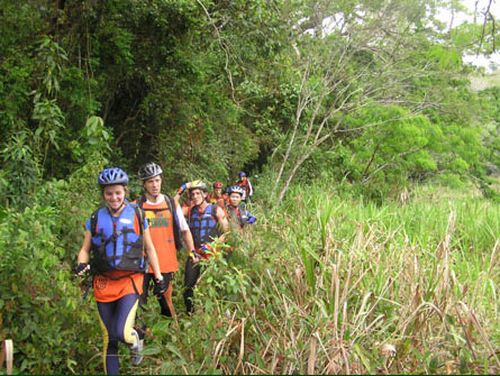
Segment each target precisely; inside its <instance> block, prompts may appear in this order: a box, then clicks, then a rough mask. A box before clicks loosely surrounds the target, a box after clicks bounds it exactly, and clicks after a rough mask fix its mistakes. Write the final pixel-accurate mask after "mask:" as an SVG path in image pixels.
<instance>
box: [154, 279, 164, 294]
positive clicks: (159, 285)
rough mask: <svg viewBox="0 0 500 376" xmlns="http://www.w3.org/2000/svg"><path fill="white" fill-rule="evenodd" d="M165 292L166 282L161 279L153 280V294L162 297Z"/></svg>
mask: <svg viewBox="0 0 500 376" xmlns="http://www.w3.org/2000/svg"><path fill="white" fill-rule="evenodd" d="M165 291H167V281H166V280H165V278H163V279H162V280H161V281H158V280H157V279H155V286H154V288H153V294H155V295H156V296H162V295H163V294H165Z"/></svg>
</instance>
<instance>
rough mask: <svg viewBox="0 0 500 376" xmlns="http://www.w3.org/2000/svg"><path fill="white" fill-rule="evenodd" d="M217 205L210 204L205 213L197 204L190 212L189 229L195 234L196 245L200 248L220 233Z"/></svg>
mask: <svg viewBox="0 0 500 376" xmlns="http://www.w3.org/2000/svg"><path fill="white" fill-rule="evenodd" d="M216 213H217V206H215V205H208V206H207V207H206V208H205V211H204V212H203V213H200V211H199V208H198V207H197V206H195V207H194V208H192V209H191V211H190V213H189V229H190V230H191V234H192V235H193V241H194V246H195V247H196V249H198V248H200V247H201V246H202V245H203V244H205V243H210V242H211V241H212V240H213V238H215V237H217V236H219V235H220V232H219V229H218V228H217V223H218V221H217V215H216Z"/></svg>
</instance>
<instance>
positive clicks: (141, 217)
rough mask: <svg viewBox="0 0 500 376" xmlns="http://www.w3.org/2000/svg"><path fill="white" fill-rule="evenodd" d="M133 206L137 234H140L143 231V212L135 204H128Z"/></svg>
mask: <svg viewBox="0 0 500 376" xmlns="http://www.w3.org/2000/svg"><path fill="white" fill-rule="evenodd" d="M130 205H131V206H132V207H133V208H134V212H135V215H136V216H137V220H138V221H139V234H140V235H141V236H142V235H143V233H144V212H143V211H142V209H141V207H140V206H139V205H137V204H130Z"/></svg>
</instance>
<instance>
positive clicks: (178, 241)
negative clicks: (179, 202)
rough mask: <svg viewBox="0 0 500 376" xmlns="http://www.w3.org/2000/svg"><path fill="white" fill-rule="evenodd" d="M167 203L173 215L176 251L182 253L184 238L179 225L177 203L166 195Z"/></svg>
mask: <svg viewBox="0 0 500 376" xmlns="http://www.w3.org/2000/svg"><path fill="white" fill-rule="evenodd" d="M165 201H167V205H168V208H169V209H170V213H172V223H173V226H174V228H173V231H174V240H175V249H176V250H178V251H180V250H181V249H182V236H181V226H180V225H179V218H178V217H177V208H176V207H175V201H174V199H173V198H172V197H170V196H169V195H165Z"/></svg>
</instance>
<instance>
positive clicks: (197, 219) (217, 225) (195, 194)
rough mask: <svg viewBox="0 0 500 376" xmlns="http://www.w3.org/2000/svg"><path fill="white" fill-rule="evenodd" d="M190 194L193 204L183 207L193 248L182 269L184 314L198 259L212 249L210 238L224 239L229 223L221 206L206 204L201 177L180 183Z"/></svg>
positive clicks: (188, 307) (188, 308) (189, 308)
mask: <svg viewBox="0 0 500 376" xmlns="http://www.w3.org/2000/svg"><path fill="white" fill-rule="evenodd" d="M181 188H183V189H185V188H187V189H188V190H189V193H190V195H191V200H192V201H193V204H194V206H193V207H192V208H191V209H189V208H184V209H183V212H184V215H185V216H186V217H187V218H188V221H187V222H188V225H189V228H190V229H191V234H192V235H193V240H194V247H195V251H194V252H193V253H192V254H191V257H188V258H187V260H186V269H185V272H184V304H185V305H186V311H187V313H188V314H192V313H193V312H194V304H193V298H194V286H195V285H196V282H197V281H198V278H199V277H200V272H201V267H200V264H199V262H200V260H201V259H206V258H208V257H210V255H211V254H212V253H213V252H214V251H216V247H215V246H214V244H213V242H214V241H215V240H216V239H217V238H218V240H219V241H224V233H226V232H227V231H228V230H229V223H228V221H227V218H226V214H225V213H224V210H223V209H222V208H221V207H220V206H217V205H212V204H209V203H208V202H207V201H206V198H207V194H208V193H207V185H206V184H205V183H203V182H202V181H201V180H197V181H194V182H191V183H187V184H183V186H182V187H181Z"/></svg>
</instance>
